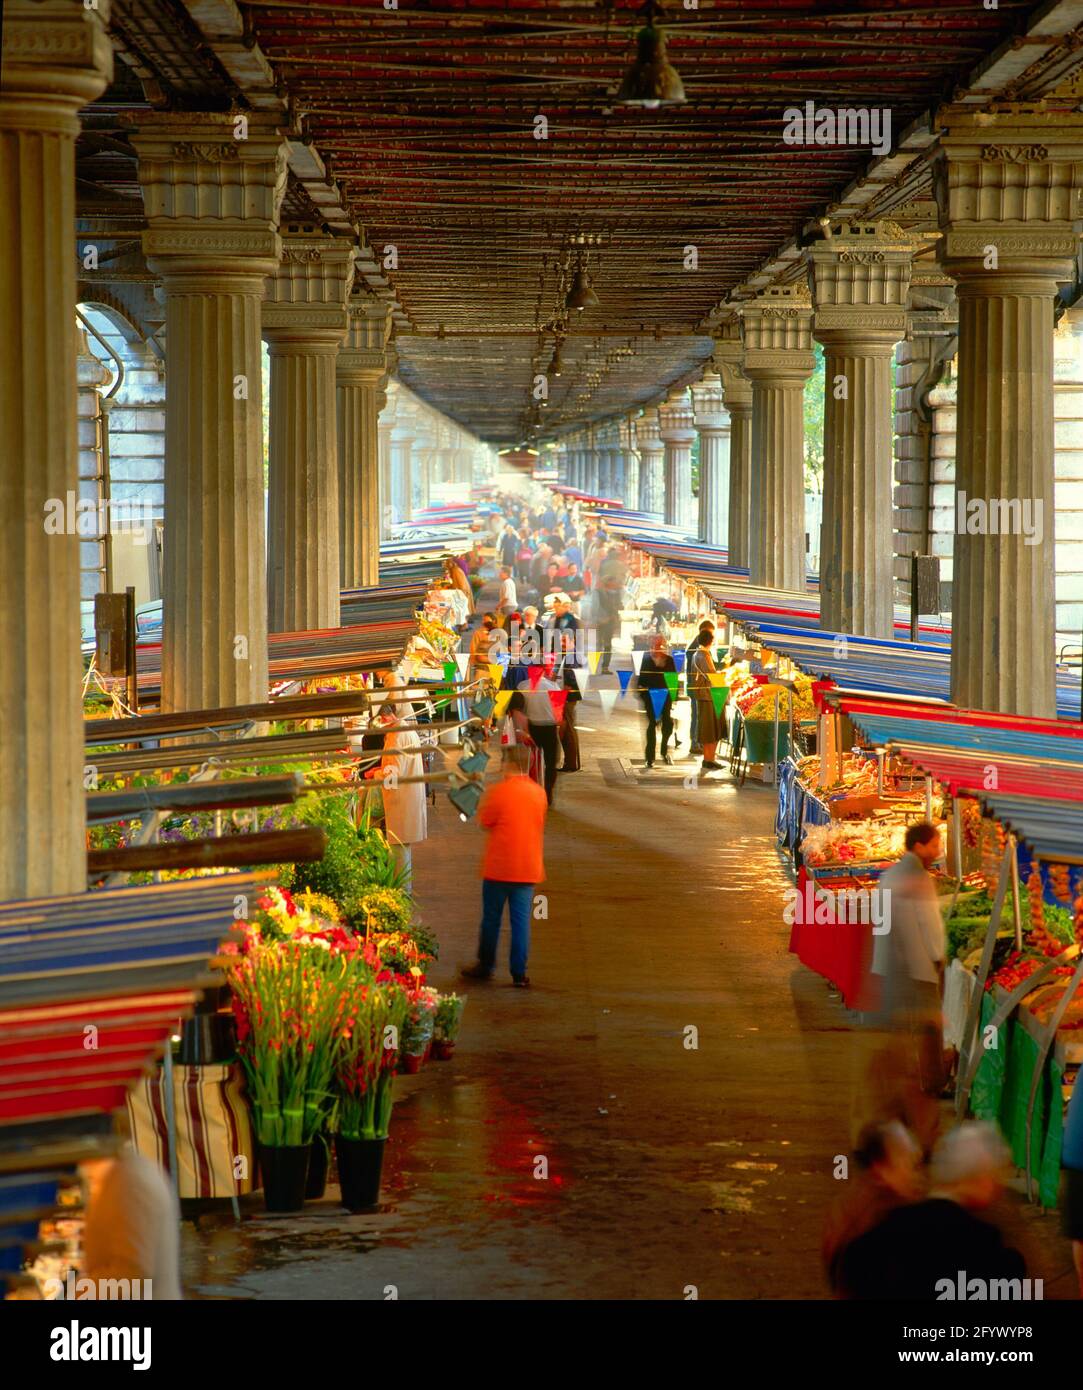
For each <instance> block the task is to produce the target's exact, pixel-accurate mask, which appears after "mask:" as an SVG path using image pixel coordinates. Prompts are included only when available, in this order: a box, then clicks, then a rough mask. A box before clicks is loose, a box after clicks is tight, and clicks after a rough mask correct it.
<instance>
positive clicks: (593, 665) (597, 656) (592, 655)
mask: <svg viewBox="0 0 1083 1390" xmlns="http://www.w3.org/2000/svg"><path fill="white" fill-rule="evenodd" d="M601 659H602V654H601V652H587V661H588V662H589V663H590V674H591V675H592V676H596V675H597V674H598V662H599V661H601Z"/></svg>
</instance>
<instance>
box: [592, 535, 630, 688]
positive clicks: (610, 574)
mask: <svg viewBox="0 0 1083 1390" xmlns="http://www.w3.org/2000/svg"><path fill="white" fill-rule="evenodd" d="M627 579H628V569H627V567H626V565H625V563H624V560H623V557H622V556H621V553H620V548H619V547H618V546H616V545H611V546H609V547H608V548H607V550H606V553H605V558H604V559H603V560H602V562H601V564H600V566H599V568H598V577H597V581H596V583H595V597H594V603H595V609H594V621H595V625H596V627H597V631H598V647H599V650H600V651H601V653H602V660H601V664H600V666H599V668H598V669H599V671H601V672H603V673H604V672H606V671H608V670H609V667H610V662H611V660H612V657H613V643H614V642H615V641H616V639H617V635H618V634H619V632H620V621H621V618H620V615H621V610H622V609H623V607H624V586H625V583H626V582H627Z"/></svg>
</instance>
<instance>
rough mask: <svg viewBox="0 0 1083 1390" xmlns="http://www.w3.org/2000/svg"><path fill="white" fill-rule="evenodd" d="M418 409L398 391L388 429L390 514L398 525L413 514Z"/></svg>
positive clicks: (406, 520)
mask: <svg viewBox="0 0 1083 1390" xmlns="http://www.w3.org/2000/svg"><path fill="white" fill-rule="evenodd" d="M416 420H417V411H416V409H415V408H414V405H413V402H412V401H410V400H408V399H407V398H406V397H405V396H404V395H403V394H402V392H401V390H400V392H399V399H398V404H397V406H396V408H395V426H394V429H392V431H391V516H392V520H393V521H394V523H395V524H396V525H397V526H401V525H403V524H404V523H405V522H408V521H409V520H410V518H411V517H412V516H413V496H414V457H413V454H414V435H415V433H416V431H417V424H416Z"/></svg>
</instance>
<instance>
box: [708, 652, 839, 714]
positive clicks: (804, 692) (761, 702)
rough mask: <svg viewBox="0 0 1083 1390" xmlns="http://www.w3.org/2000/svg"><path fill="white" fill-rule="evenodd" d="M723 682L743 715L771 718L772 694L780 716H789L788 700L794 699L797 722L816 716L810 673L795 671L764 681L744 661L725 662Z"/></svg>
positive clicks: (773, 711)
mask: <svg viewBox="0 0 1083 1390" xmlns="http://www.w3.org/2000/svg"><path fill="white" fill-rule="evenodd" d="M723 674H724V675H725V676H726V684H727V685H728V686H729V687H730V692H731V696H732V699H733V702H734V704H736V706H737V708H738V709H739V710H740V711H741V714H742V715H743V716H744V717H745V718H746V719H774V717H775V697H776V696H777V697H778V702H779V704H778V708H779V716H780V718H783V719H788V718H789V717H790V701H791V699H792V701H793V717H794V719H795V720H796V721H797V722H798V723H802V722H804V721H806V720H810V719H815V718H816V706H815V704H814V703H813V699H812V677H811V676H806V675H805V674H804V672H803V671H798V672H797V674H796V675H795V676H794V677H793V679H792V680H786V681H776V680H768V681H767V682H766V683H764V682H763V681H762V679H761V680H757V679H756V678H755V676H753V675H751V674H750V673H749V669H748V663H747V662H744V661H742V662H738V663H737V664H736V665H734V666H727V667H726V668H725V670H724V672H723Z"/></svg>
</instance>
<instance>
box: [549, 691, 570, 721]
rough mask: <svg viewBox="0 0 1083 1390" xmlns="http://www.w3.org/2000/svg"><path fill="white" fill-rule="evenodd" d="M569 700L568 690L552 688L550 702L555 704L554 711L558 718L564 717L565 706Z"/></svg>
mask: <svg viewBox="0 0 1083 1390" xmlns="http://www.w3.org/2000/svg"><path fill="white" fill-rule="evenodd" d="M567 702H568V692H567V691H566V690H550V692H549V703H550V704H551V705H552V706H553V713H554V714H555V715H556V717H557V720H558V721H559V720H561V719H563V718H564V706H565V705H566V704H567Z"/></svg>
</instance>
